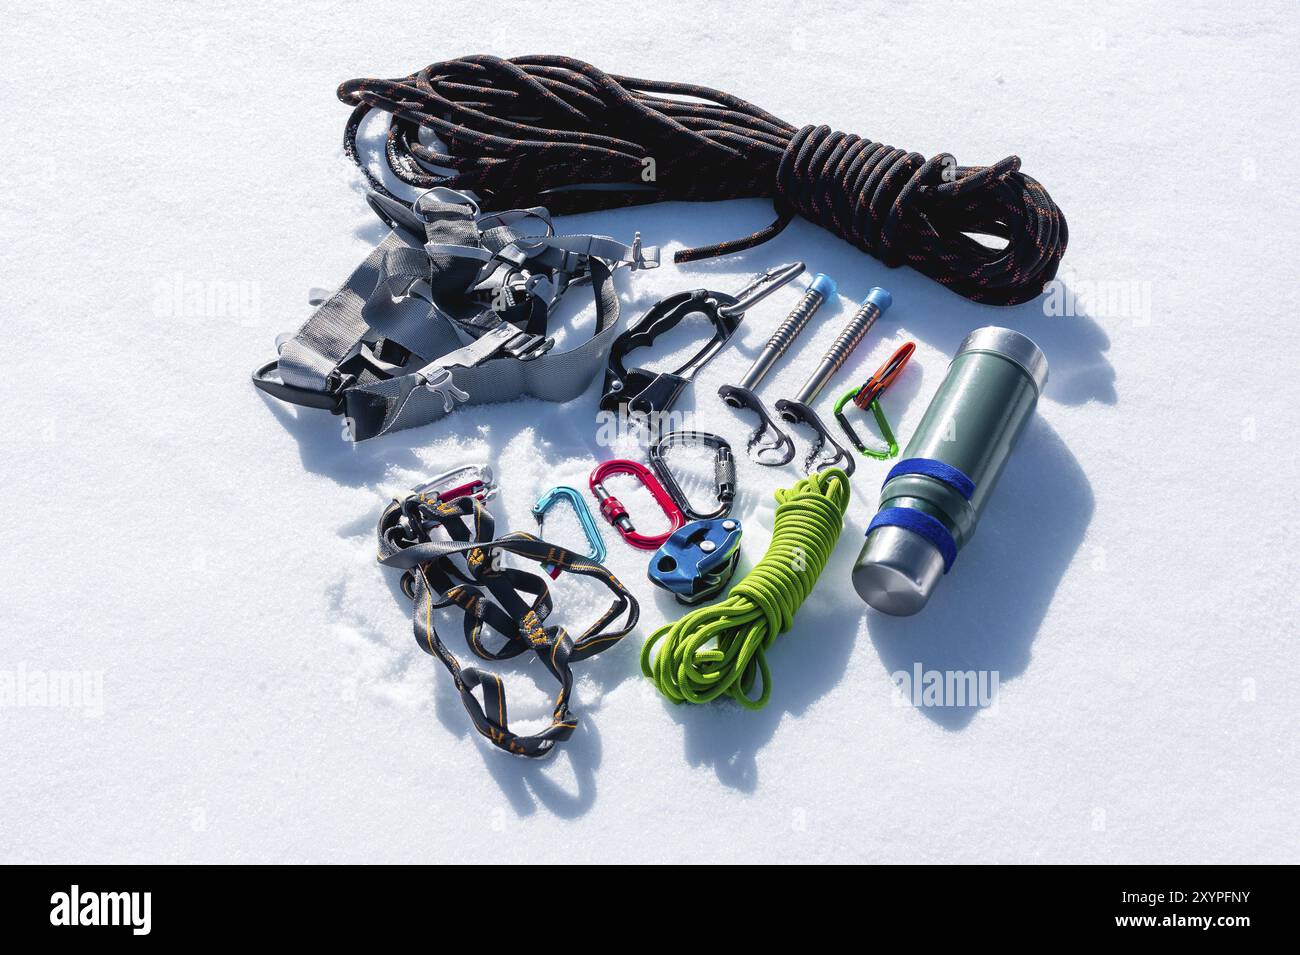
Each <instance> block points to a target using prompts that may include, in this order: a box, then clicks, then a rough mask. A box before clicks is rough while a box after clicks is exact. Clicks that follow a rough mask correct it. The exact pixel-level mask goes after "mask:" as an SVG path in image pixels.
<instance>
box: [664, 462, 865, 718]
mask: <svg viewBox="0 0 1300 955" xmlns="http://www.w3.org/2000/svg"><path fill="white" fill-rule="evenodd" d="M776 501H777V508H776V523H775V525H774V526H773V529H772V542H771V544H769V545H768V548H767V553H766V554H764V555H763V559H762V560H760V561H759V562H758V563H757V564H756V565H755V566H754V569H753V570H751V571H750V572H749V573H748V574H746V575H745V578H744V579H743V580H741V581H740V583H738V584H736V585H735V586H734V587H732V588H731V591H730V592H729V593H728V594H727V597H726V599H724V600H722V601H720V602H719V603H716V604H713V605H712V606H708V607H701V608H699V609H698V610H693V611H691V612H690V613H688V614H687V615H686V616H684V617H682V618H681V619H680V620H678V621H677V622H676V623H671V624H668V625H666V626H663V627H660V628H659V629H658V630H656V631H655V632H654V633H652V634H651V635H650V637H649V639H648V640H646V642H645V646H643V647H642V648H641V672H642V673H644V674H645V675H646V676H647V677H649V678H650V679H652V680H654V682H655V686H656V687H658V689H659V692H660V693H662V694H663V695H664V696H666V697H668V699H670V700H672V701H673V702H674V703H683V702H684V703H707V702H708V701H710V700H715V699H717V698H718V697H720V696H722V695H723V694H724V693H725V694H726V695H728V696H730V697H731V698H732V699H734V700H735V701H736V702H737V703H739V704H740V705H741V706H744V707H747V708H748V709H751V710H757V709H761V708H762V707H763V706H764V705H766V703H767V701H768V698H769V697H770V696H771V694H772V678H771V671H770V670H769V669H768V666H767V659H766V657H765V653H766V651H767V650H768V649H769V648H770V647H771V646H772V644H773V643H774V642H775V641H776V638H777V635H778V634H781V633H785V632H786V631H787V630H789V629H790V627H791V625H792V624H793V623H794V616H795V612H796V611H798V609H799V607H800V605H801V604H802V603H803V602H804V601H805V600H806V599H807V598H808V595H809V594H810V593H812V589H813V587H814V586H815V585H816V583H817V578H818V576H820V575H821V572H822V568H824V567H825V566H826V562H827V561H828V560H830V556H831V552H832V551H833V550H834V549H835V542H836V541H838V540H839V537H840V531H841V530H843V528H844V511H845V509H847V508H848V506H849V478H848V475H847V474H845V473H844V472H843V471H841V470H840V469H839V468H829V469H827V470H825V471H822V472H820V473H818V474H813V475H810V476H809V477H806V478H804V479H802V480H801V481H799V482H798V483H796V484H795V485H794V487H791V488H781V489H779V490H778V491H777V492H776ZM656 646H658V650H659V652H658V653H657V654H656V653H655V652H654V651H655V647H656ZM760 676H761V678H762V691H761V692H760V693H759V695H758V697H757V698H755V697H753V696H752V695H751V691H752V689H753V686H754V681H755V680H756V679H757V678H759V677H760Z"/></svg>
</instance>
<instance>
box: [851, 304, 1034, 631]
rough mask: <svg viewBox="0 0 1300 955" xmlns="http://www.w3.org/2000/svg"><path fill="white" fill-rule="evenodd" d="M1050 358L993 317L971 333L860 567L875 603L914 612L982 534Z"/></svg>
mask: <svg viewBox="0 0 1300 955" xmlns="http://www.w3.org/2000/svg"><path fill="white" fill-rule="evenodd" d="M1046 383H1047V359H1046V357H1045V356H1044V355H1043V352H1042V350H1041V349H1039V347H1038V346H1037V345H1035V344H1034V343H1033V341H1031V340H1030V339H1029V338H1027V337H1026V336H1024V335H1022V334H1020V333H1019V332H1014V331H1012V330H1011V329H1009V328H998V327H996V326H988V327H985V328H978V329H976V330H975V331H973V332H971V333H970V334H969V335H967V336H966V340H965V341H964V342H962V344H961V347H960V348H958V349H957V354H956V355H955V356H954V358H953V360H952V364H951V365H949V366H948V373H947V375H946V376H945V377H944V380H943V383H942V384H940V385H939V390H938V391H937V392H935V395H934V398H933V399H932V400H931V401H930V406H929V408H927V409H926V411H925V416H924V417H923V418H922V419H921V424H920V425H919V426H918V427H917V429H916V432H915V433H914V434H913V435H912V440H911V441H909V442H908V444H907V449H906V450H905V451H904V453H903V457H902V458H901V459H900V461H899V462H898V464H896V465H895V466H894V468H893V469H892V470H891V471H890V472H889V476H888V477H887V478H886V479H885V485H884V487H883V488H882V489H881V492H880V508H879V510H878V511H877V513H876V516H875V517H874V518H873V519H872V521H871V524H870V526H869V527H868V528H867V539H866V542H865V543H864V544H863V545H862V552H861V553H860V554H859V555H858V561H857V564H855V565H854V568H853V586H854V587H855V588H856V589H857V592H858V595H859V596H861V597H862V599H863V600H865V601H866V602H867V603H868V604H870V605H871V606H872V607H874V608H876V609H877V610H881V611H883V612H885V613H889V614H895V615H897V616H907V615H909V614H914V613H916V612H917V611H918V610H920V609H921V608H922V607H924V606H925V604H926V602H927V601H928V600H929V599H930V595H931V594H932V593H933V592H934V588H935V586H936V585H937V584H938V583H939V578H941V577H942V576H943V575H944V574H945V573H947V571H948V569H949V568H950V567H951V566H952V563H953V560H954V559H955V558H956V556H957V553H958V552H959V551H960V550H961V549H962V547H964V546H965V545H966V542H967V541H969V540H970V538H971V536H972V535H973V534H974V533H975V525H976V524H977V523H978V522H979V519H980V515H981V514H982V513H983V511H984V506H985V504H986V503H987V502H988V499H989V495H990V494H992V492H993V488H994V486H995V485H996V484H997V480H998V475H999V474H1001V473H1002V467H1003V465H1005V464H1006V461H1007V458H1008V457H1009V456H1010V454H1011V450H1012V448H1014V447H1015V445H1016V440H1017V439H1018V438H1019V437H1020V433H1021V432H1022V431H1023V430H1024V427H1025V423H1026V422H1027V421H1028V420H1029V416H1030V415H1031V414H1033V411H1034V406H1035V405H1036V404H1037V403H1038V395H1039V393H1040V392H1041V391H1042V389H1043V386H1044V385H1045V384H1046Z"/></svg>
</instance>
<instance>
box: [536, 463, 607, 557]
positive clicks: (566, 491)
mask: <svg viewBox="0 0 1300 955" xmlns="http://www.w3.org/2000/svg"><path fill="white" fill-rule="evenodd" d="M561 498H563V499H564V500H566V501H568V502H569V505H570V506H571V507H572V508H573V512H574V513H575V514H577V515H578V523H579V524H581V525H582V532H583V533H584V534H586V535H587V544H588V545H589V546H590V548H591V550H590V551H589V552H588V554H587V559H588V560H590V561H593V562H594V563H597V564H603V563H604V562H605V554H606V553H608V552H607V551H606V550H605V538H603V537H601V536H600V528H599V527H597V526H596V519H595V518H594V517H592V516H591V511H590V509H588V507H587V501H586V499H585V498H583V496H582V494H580V493H579V492H578V491H577V490H575V489H574V488H571V487H569V486H567V485H564V484H561V485H560V486H559V487H553V488H551V489H550V490H549V491H547V492H546V493H545V494H543V495H542V496H541V497H539V498H538V499H537V503H536V504H534V505H533V517H535V518H537V536H539V537H540V536H541V535H542V521H543V519H544V518H545V517H546V512H547V511H549V510H550V509H551V507H552V506H554V504H555V502H556V501H558V500H560V499H561ZM542 569H543V570H545V571H546V572H547V573H548V574H550V575H551V579H552V580H554V579H555V578H557V577H559V576H560V568H559V567H558V566H556V565H555V564H543V565H542Z"/></svg>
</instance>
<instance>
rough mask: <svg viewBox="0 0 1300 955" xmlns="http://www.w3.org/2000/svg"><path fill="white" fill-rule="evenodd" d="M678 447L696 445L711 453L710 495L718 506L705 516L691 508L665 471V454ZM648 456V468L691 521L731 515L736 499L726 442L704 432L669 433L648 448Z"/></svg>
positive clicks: (732, 461) (733, 470)
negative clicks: (712, 455) (714, 496)
mask: <svg viewBox="0 0 1300 955" xmlns="http://www.w3.org/2000/svg"><path fill="white" fill-rule="evenodd" d="M677 445H698V446H702V447H706V448H713V450H714V454H715V457H714V459H713V492H714V494H715V495H717V499H718V506H717V507H715V508H714V509H713V510H711V511H709V512H707V513H705V512H703V511H697V510H696V509H695V508H694V507H692V506H691V502H690V499H689V498H688V497H687V496H686V492H685V491H683V490H682V486H681V485H680V484H678V483H677V478H675V477H674V476H673V472H672V469H671V468H669V467H668V461H667V452H668V451H669V450H671V449H672V448H674V447H676V446H677ZM647 455H648V457H649V458H650V467H652V468H654V472H655V474H657V475H658V476H659V480H660V481H662V482H663V485H664V489H665V490H667V491H668V494H669V496H670V497H672V499H673V500H674V501H676V502H677V506H678V507H680V508H681V509H682V513H683V514H685V515H686V516H687V517H688V518H690V519H691V520H693V521H709V520H713V519H714V518H716V517H726V516H727V514H728V513H730V511H731V504H732V502H733V501H734V500H735V499H736V459H735V456H734V455H732V453H731V445H729V444H728V443H727V442H726V440H724V439H723V438H720V437H718V436H717V435H716V434H709V433H708V432H706V431H670V432H669V433H668V434H666V435H664V436H663V437H662V438H660V439H659V440H658V441H656V442H655V443H654V444H652V445H650V450H649V451H648V452H647Z"/></svg>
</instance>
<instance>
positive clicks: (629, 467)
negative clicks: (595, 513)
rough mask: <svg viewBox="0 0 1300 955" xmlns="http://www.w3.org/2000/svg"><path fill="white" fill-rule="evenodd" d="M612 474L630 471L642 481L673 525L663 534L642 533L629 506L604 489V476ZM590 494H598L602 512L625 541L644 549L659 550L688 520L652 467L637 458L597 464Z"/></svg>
mask: <svg viewBox="0 0 1300 955" xmlns="http://www.w3.org/2000/svg"><path fill="white" fill-rule="evenodd" d="M611 474H630V475H632V476H633V477H635V478H636V479H637V480H638V481H640V482H641V484H642V485H643V486H644V487H645V489H646V490H647V491H649V492H650V493H651V494H652V495H653V496H654V499H655V502H656V503H657V504H658V505H659V508H660V510H662V511H663V512H664V514H665V515H666V516H667V517H668V523H669V525H670V526H669V528H668V530H666V531H664V532H663V533H662V534H642V533H640V532H639V531H638V530H637V529H636V525H634V524H633V523H632V518H630V517H628V514H627V508H625V507H624V506H623V503H622V502H621V501H620V500H619V499H618V498H616V497H614V495H612V494H610V493H609V491H607V490H606V489H605V479H606V478H607V477H609V476H610V475H611ZM591 493H592V494H594V495H596V500H597V501H599V502H600V513H601V514H603V515H604V517H605V520H607V521H609V522H610V523H611V524H613V525H614V527H615V528H616V529H617V530H618V532H619V534H620V535H622V537H623V540H625V541H627V542H628V543H629V544H631V545H632V546H633V547H637V548H640V549H641V550H657V549H658V548H659V545H661V544H662V543H663V542H664V541H666V540H667V539H668V538H669V537H671V536H672V534H673V531H675V530H677V529H678V528H679V527H681V526H682V525H683V524H685V523H686V515H685V514H683V513H682V511H681V508H679V507H678V506H677V503H676V502H675V501H674V500H673V498H672V495H670V494H669V493H668V492H667V491H666V490H664V486H663V485H662V484H660V483H659V481H658V479H656V478H655V476H654V475H653V474H652V473H651V472H650V469H649V468H647V467H646V466H645V465H644V464H638V463H637V462H636V461H628V460H626V459H624V458H616V459H614V460H613V461H605V462H602V463H601V464H598V465H596V468H595V470H593V471H592V472H591Z"/></svg>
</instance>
